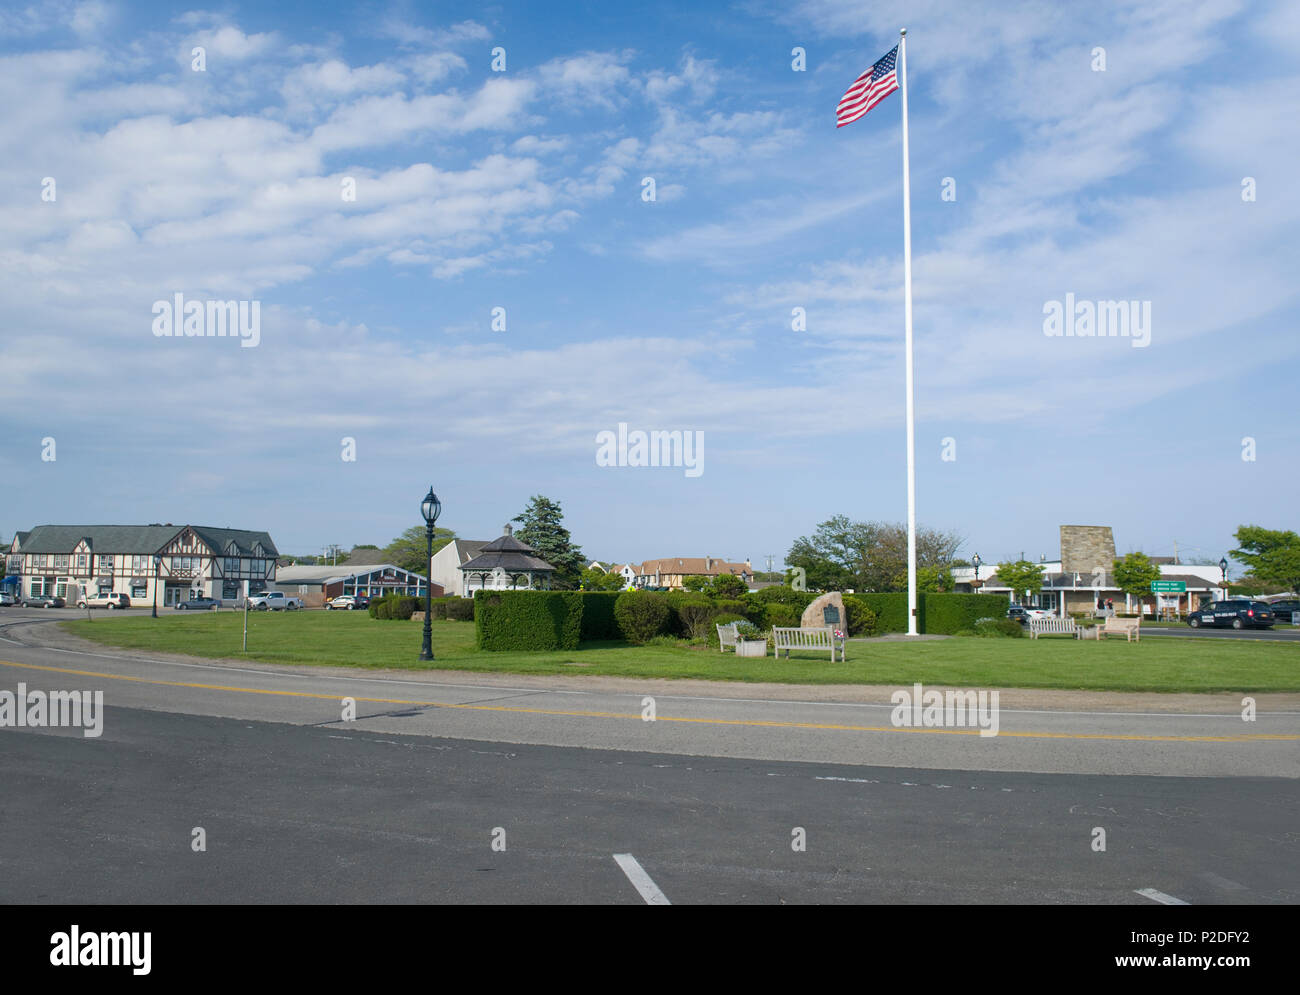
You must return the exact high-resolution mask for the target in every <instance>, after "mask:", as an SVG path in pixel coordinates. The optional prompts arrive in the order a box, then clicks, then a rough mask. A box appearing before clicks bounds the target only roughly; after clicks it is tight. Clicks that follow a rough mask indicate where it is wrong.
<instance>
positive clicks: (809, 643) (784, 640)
mask: <svg viewBox="0 0 1300 995" xmlns="http://www.w3.org/2000/svg"><path fill="white" fill-rule="evenodd" d="M772 641H773V643H775V646H776V649H775V654H774V655H775V656H776V657H777V658H780V656H781V651H782V650H785V658H786V659H787V660H788V659H790V651H791V650H830V653H831V663H834V662H835V651H836V650H837V649H838V650H839V653H840V663H843V662H844V659H845V657H844V640H843V639H842V638H840V639H837V638H836V637H835V630H834V629H833V628H831V627H830V626H829V625H826V626H820V627H818V628H816V629H784V628H780V627H779V626H774V627H773V628H772Z"/></svg>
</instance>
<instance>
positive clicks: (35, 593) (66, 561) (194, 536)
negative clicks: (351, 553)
mask: <svg viewBox="0 0 1300 995" xmlns="http://www.w3.org/2000/svg"><path fill="white" fill-rule="evenodd" d="M277 556H279V551H278V550H277V549H276V548H275V543H274V542H272V541H271V537H270V536H269V535H268V534H267V533H265V532H257V531H250V530H246V529H219V528H213V527H210V526H206V525H38V526H36V528H34V529H32V530H30V531H28V532H19V533H17V534H16V535H15V536H14V539H13V542H11V543H10V544H9V549H8V552H7V554H6V557H5V577H4V585H5V587H6V588H7V589H9V590H12V591H13V592H14V593H16V594H19V595H20V596H21V597H40V596H41V595H52V596H55V597H60V598H64V599H66V601H67V602H68V604H70V605H71V604H75V603H76V602H77V600H78V599H79V598H82V597H85V596H86V595H95V594H125V595H127V596H128V597H129V598H130V599H131V604H132V605H133V606H138V607H147V606H149V605H151V604H152V603H153V602H154V597H155V594H156V596H157V603H158V604H159V605H174V604H177V603H178V602H181V601H188V600H190V599H191V598H197V597H209V598H220V599H222V600H225V601H234V600H237V599H239V598H241V597H244V596H246V595H248V594H250V593H252V594H256V593H258V592H260V591H264V590H266V588H267V587H268V586H269V585H270V584H271V583H272V582H273V581H274V580H275V561H276V557H277ZM155 559H156V560H157V562H155Z"/></svg>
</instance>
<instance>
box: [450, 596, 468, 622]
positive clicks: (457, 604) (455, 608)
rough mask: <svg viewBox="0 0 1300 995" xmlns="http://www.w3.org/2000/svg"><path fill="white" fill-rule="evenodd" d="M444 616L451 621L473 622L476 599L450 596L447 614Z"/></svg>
mask: <svg viewBox="0 0 1300 995" xmlns="http://www.w3.org/2000/svg"><path fill="white" fill-rule="evenodd" d="M444 617H445V618H446V619H447V620H448V621H451V622H473V621H474V599H473V598H448V599H447V608H446V615H445V616H444Z"/></svg>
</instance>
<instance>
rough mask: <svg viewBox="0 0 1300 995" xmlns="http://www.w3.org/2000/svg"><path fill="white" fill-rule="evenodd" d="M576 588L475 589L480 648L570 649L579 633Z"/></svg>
mask: <svg viewBox="0 0 1300 995" xmlns="http://www.w3.org/2000/svg"><path fill="white" fill-rule="evenodd" d="M582 610H583V600H582V595H581V594H580V593H578V592H577V591H476V592H475V593H474V636H475V642H476V643H477V645H478V648H479V649H481V650H571V649H577V648H578V640H579V637H580V636H581V634H582Z"/></svg>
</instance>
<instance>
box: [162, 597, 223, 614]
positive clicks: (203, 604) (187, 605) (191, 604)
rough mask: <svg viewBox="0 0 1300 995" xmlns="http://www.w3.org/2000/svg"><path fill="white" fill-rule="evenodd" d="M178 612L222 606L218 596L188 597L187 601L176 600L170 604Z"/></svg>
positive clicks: (205, 609) (206, 609)
mask: <svg viewBox="0 0 1300 995" xmlns="http://www.w3.org/2000/svg"><path fill="white" fill-rule="evenodd" d="M172 607H173V608H175V609H176V610H177V611H178V612H185V611H190V612H198V611H208V610H209V609H213V608H220V607H222V604H221V599H220V598H190V600H189V601H178V602H176V604H174V605H172Z"/></svg>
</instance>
